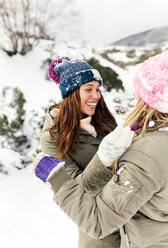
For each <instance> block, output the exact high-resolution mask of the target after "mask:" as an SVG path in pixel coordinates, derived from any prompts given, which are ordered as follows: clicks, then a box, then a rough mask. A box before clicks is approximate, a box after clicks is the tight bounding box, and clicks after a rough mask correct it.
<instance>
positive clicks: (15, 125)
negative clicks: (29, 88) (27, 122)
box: [0, 87, 26, 146]
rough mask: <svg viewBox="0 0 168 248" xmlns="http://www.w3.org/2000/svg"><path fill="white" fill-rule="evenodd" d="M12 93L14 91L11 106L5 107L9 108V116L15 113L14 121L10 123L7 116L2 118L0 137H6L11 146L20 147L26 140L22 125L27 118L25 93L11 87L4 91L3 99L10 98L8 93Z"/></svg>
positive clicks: (3, 115)
mask: <svg viewBox="0 0 168 248" xmlns="http://www.w3.org/2000/svg"><path fill="white" fill-rule="evenodd" d="M10 91H12V98H11V102H10V104H9V106H5V108H7V107H8V112H9V115H10V111H13V115H14V119H12V120H11V121H10V122H9V120H8V116H7V115H6V114H2V115H1V116H0V135H4V136H6V137H7V139H8V143H9V144H15V145H17V146H18V145H21V144H22V143H23V141H25V140H26V139H25V136H24V135H23V134H22V125H23V122H24V116H25V110H24V104H25V102H26V100H25V98H24V95H23V93H22V92H21V91H20V90H19V89H18V88H14V89H11V88H9V87H5V88H3V89H2V98H4V99H5V98H8V93H9V92H10ZM2 101H3V100H2ZM4 102H5V100H4ZM10 109H11V110H10Z"/></svg>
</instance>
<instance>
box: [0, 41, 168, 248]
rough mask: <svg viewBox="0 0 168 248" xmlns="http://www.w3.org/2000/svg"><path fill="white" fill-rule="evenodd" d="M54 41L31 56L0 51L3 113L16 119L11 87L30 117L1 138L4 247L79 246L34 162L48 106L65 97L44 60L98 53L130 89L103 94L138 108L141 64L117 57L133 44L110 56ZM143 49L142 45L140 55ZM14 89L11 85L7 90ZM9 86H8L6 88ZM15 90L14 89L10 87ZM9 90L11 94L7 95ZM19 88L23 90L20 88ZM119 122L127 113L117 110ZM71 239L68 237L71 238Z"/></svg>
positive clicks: (109, 99) (74, 230)
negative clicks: (54, 45) (20, 141)
mask: <svg viewBox="0 0 168 248" xmlns="http://www.w3.org/2000/svg"><path fill="white" fill-rule="evenodd" d="M49 46H50V44H47V43H44V42H43V43H40V45H39V46H38V47H36V48H35V49H34V50H33V51H31V52H29V53H28V54H27V55H25V56H21V55H15V56H13V57H9V56H7V55H6V54H5V53H4V52H2V51H0V68H1V69H0V70H1V73H0V95H1V98H0V117H1V116H3V115H6V116H7V117H8V122H12V121H13V120H15V119H16V112H15V108H16V105H14V100H13V93H12V92H15V91H16V90H14V91H12V90H11V89H15V88H17V89H19V91H21V92H22V93H23V95H24V98H25V101H26V102H25V103H24V109H23V113H24V119H23V120H22V121H23V125H22V127H21V128H20V130H19V133H18V134H17V135H16V133H14V134H13V135H15V136H12V135H11V136H10V139H11V142H9V134H8V135H7V134H4V135H1V136H0V198H1V204H0V235H1V247H2V248H11V247H17V248H22V247H24V248H29V247H32V248H35V247H40V248H44V247H50V246H55V247H63V248H64V247H69V248H75V247H77V237H78V235H77V227H76V225H75V224H73V223H72V222H71V220H70V219H69V218H68V217H67V216H65V215H64V213H62V211H61V210H60V209H59V208H58V207H57V206H56V204H54V203H53V200H52V192H51V191H50V190H49V189H48V188H47V187H46V186H45V185H44V184H43V183H42V182H40V181H39V180H38V179H37V178H36V177H34V176H33V174H32V172H31V163H32V161H33V160H34V158H35V156H36V154H37V152H38V151H39V150H40V145H39V136H40V132H41V127H42V125H43V121H44V116H45V111H46V108H47V107H48V106H49V105H50V104H52V103H53V102H58V101H59V100H60V99H61V96H60V92H59V88H58V86H57V85H55V84H54V83H53V82H51V81H49V80H47V79H46V68H44V67H42V64H43V61H44V60H46V59H48V58H52V59H53V58H58V57H69V58H71V59H75V58H78V59H83V58H87V59H89V58H90V57H93V56H94V57H95V58H96V59H98V60H99V61H100V63H101V64H102V65H103V66H109V67H111V68H112V69H113V70H115V71H116V72H117V73H118V74H119V77H120V79H121V80H122V81H123V86H124V88H125V92H122V91H118V92H116V90H114V89H113V90H112V91H111V92H106V91H105V90H104V89H102V92H103V95H104V97H105V100H106V102H107V105H108V106H109V108H110V110H111V111H112V112H113V113H115V112H114V109H115V106H116V105H118V104H122V105H125V106H128V107H130V106H132V105H133V104H134V101H133V100H132V93H133V87H132V78H133V75H134V73H135V70H136V69H137V67H138V66H139V65H138V64H137V65H134V66H133V65H130V66H125V67H121V66H118V65H117V62H116V63H115V64H114V63H112V62H111V61H112V60H113V61H114V62H115V61H120V62H121V61H122V62H123V63H128V62H130V61H133V59H131V58H128V57H127V56H126V54H127V52H128V51H127V48H124V47H123V48H120V52H117V53H113V54H111V55H110V54H109V55H108V56H109V59H107V58H105V57H103V56H102V55H101V54H102V53H103V52H104V51H105V50H110V49H113V48H110V47H108V48H104V47H94V49H93V48H92V47H89V46H87V47H85V46H83V45H79V44H78V45H77V44H73V45H71V46H69V47H68V46H66V45H63V44H61V46H59V47H57V48H55V49H54V50H53V51H52V53H51V51H50V50H49V49H48V47H49ZM163 49H165V48H163ZM141 53H142V48H141V49H139V50H138V49H137V52H136V54H135V58H134V59H137V57H138V56H140V54H141ZM7 87H9V88H7ZM4 89H6V90H4ZM9 89H10V90H9ZM4 92H5V93H4ZM17 92H18V91H17ZM115 116H116V118H117V121H118V122H123V117H122V116H117V115H116V114H115ZM18 137H22V138H23V137H26V138H25V140H24V139H23V144H22V145H20V146H19V147H18V146H17V145H16V144H15V143H12V140H14V139H17V138H18ZM65 237H66V238H65Z"/></svg>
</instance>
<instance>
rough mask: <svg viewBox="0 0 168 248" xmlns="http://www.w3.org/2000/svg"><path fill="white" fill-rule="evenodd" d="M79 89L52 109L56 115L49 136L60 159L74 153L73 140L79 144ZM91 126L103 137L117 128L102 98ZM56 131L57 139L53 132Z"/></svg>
mask: <svg viewBox="0 0 168 248" xmlns="http://www.w3.org/2000/svg"><path fill="white" fill-rule="evenodd" d="M80 107H81V105H80V94H79V88H78V89H77V90H75V91H73V92H72V93H71V94H69V95H68V96H67V97H65V98H64V100H63V101H61V102H60V103H59V104H57V105H55V106H54V108H58V109H59V111H58V114H57V116H56V117H55V120H54V123H55V124H54V125H53V126H52V128H50V135H51V136H52V138H53V139H55V140H56V142H57V149H58V152H59V156H60V158H62V157H63V156H64V155H65V156H66V157H68V156H69V154H70V152H75V150H74V147H73V141H74V139H76V140H77V143H78V144H79V142H80V139H79V134H80V116H81V110H80V109H81V108H80ZM91 123H92V125H93V126H94V127H95V129H96V131H97V133H98V134H100V135H102V136H105V135H106V134H108V133H109V132H111V131H113V130H114V129H115V127H116V126H117V123H116V120H115V118H114V116H113V115H112V114H111V112H110V111H109V109H108V107H107V105H106V103H105V101H104V98H103V96H102V95H101V98H100V100H99V102H98V104H97V106H96V111H95V114H94V115H93V116H92V122H91ZM55 129H56V131H57V138H56V137H55V136H54V134H53V132H54V130H55Z"/></svg>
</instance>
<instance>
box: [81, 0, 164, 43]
mask: <svg viewBox="0 0 168 248" xmlns="http://www.w3.org/2000/svg"><path fill="white" fill-rule="evenodd" d="M77 2H78V4H79V5H80V6H79V8H80V10H81V17H82V20H83V28H84V30H85V34H86V38H88V39H89V40H91V41H92V42H93V43H95V44H108V43H112V42H114V41H117V40H119V39H122V38H124V37H126V36H129V35H132V34H135V33H139V32H143V31H146V30H148V29H151V28H155V27H160V26H166V25H168V0H77Z"/></svg>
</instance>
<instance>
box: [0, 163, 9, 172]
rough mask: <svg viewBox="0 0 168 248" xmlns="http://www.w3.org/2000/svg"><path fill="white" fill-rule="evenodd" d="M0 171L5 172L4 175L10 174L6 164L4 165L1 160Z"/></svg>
mask: <svg viewBox="0 0 168 248" xmlns="http://www.w3.org/2000/svg"><path fill="white" fill-rule="evenodd" d="M0 173H1V174H4V175H7V174H8V172H7V171H6V170H5V169H4V166H3V164H2V163H1V162H0Z"/></svg>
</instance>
